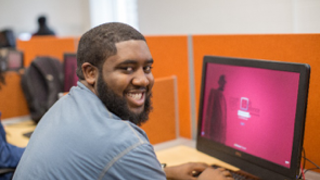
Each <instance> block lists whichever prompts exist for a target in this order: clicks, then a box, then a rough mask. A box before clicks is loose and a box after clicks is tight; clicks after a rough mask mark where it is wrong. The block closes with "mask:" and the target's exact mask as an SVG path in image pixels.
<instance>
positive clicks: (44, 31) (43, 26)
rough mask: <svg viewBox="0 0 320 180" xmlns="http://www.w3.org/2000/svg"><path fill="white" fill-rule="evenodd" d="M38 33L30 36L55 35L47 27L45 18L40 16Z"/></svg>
mask: <svg viewBox="0 0 320 180" xmlns="http://www.w3.org/2000/svg"><path fill="white" fill-rule="evenodd" d="M38 26H39V27H38V31H37V32H35V33H33V35H32V36H47V35H52V36H54V35H56V34H55V32H54V31H52V30H51V29H50V28H49V27H48V25H47V18H46V17H45V16H40V17H39V18H38Z"/></svg>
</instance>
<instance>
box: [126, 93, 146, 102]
mask: <svg viewBox="0 0 320 180" xmlns="http://www.w3.org/2000/svg"><path fill="white" fill-rule="evenodd" d="M142 95H143V93H127V96H128V97H131V98H133V99H135V100H140V99H141V98H142Z"/></svg>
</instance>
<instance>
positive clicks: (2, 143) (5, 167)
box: [0, 112, 24, 180]
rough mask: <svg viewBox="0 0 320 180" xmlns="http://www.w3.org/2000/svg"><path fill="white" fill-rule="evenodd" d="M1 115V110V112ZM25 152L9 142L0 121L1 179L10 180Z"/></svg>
mask: <svg viewBox="0 0 320 180" xmlns="http://www.w3.org/2000/svg"><path fill="white" fill-rule="evenodd" d="M0 117H1V112H0ZM23 152H24V148H20V147H17V146H14V145H12V144H10V143H8V142H7V139H6V132H5V131H4V128H3V126H2V123H1V122H0V179H1V180H10V179H11V178H12V175H13V171H14V169H15V168H16V167H17V165H18V162H19V160H20V158H21V156H22V154H23Z"/></svg>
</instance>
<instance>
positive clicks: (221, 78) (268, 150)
mask: <svg viewBox="0 0 320 180" xmlns="http://www.w3.org/2000/svg"><path fill="white" fill-rule="evenodd" d="M308 80H309V66H308V65H305V64H297V63H287V62H277V61H264V60H255V59H240V58H227V57H215V56H206V57H205V58H204V65H203V79H202V89H201V100H200V109H199V127H198V131H199V132H198V141H197V147H199V149H200V150H204V151H205V152H206V153H209V154H210V153H213V155H216V153H215V152H216V151H217V152H218V154H219V153H220V154H219V155H217V156H218V158H219V156H220V158H221V157H222V160H224V161H227V162H228V161H229V163H231V164H233V165H236V166H238V167H239V168H241V169H252V167H259V168H261V169H263V170H262V171H264V172H268V171H271V172H274V173H275V174H279V173H280V174H282V175H283V176H289V175H291V176H294V175H295V174H296V171H297V170H298V168H299V162H300V159H299V158H300V151H301V146H302V141H303V131H304V121H305V111H306V101H307V92H308V91H307V89H308ZM298 126H300V127H298ZM296 140H298V141H296ZM205 144H207V145H205ZM211 150H212V151H211ZM210 151H211V152H210ZM242 161H244V162H245V163H241V162H242ZM245 164H246V165H245ZM239 165H240V166H239ZM243 166H248V167H249V168H248V167H243ZM251 166H252V167H251ZM259 168H256V169H255V168H253V169H255V170H253V172H250V173H252V174H254V175H256V176H258V177H263V175H262V174H263V173H262V172H259ZM260 173H261V174H260ZM268 174H269V173H268ZM269 178H270V176H269Z"/></svg>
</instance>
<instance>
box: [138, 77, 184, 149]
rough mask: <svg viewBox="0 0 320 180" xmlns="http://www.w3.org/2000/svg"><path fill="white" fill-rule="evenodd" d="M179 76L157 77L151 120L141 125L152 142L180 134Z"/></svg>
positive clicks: (160, 141)
mask: <svg viewBox="0 0 320 180" xmlns="http://www.w3.org/2000/svg"><path fill="white" fill-rule="evenodd" d="M177 100H178V96H177V77H176V76H170V77H164V78H157V79H155V84H154V86H153V92H152V105H153V107H154V108H153V110H152V111H151V113H150V116H149V120H148V121H147V122H146V123H145V124H143V125H142V126H141V128H142V129H143V130H144V131H145V132H146V133H147V135H148V138H149V140H150V142H151V144H158V143H162V142H166V141H170V140H174V139H176V138H177V137H178V136H179V134H178V132H179V127H178V125H179V122H178V120H179V119H178V113H179V111H178V101H177Z"/></svg>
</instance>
